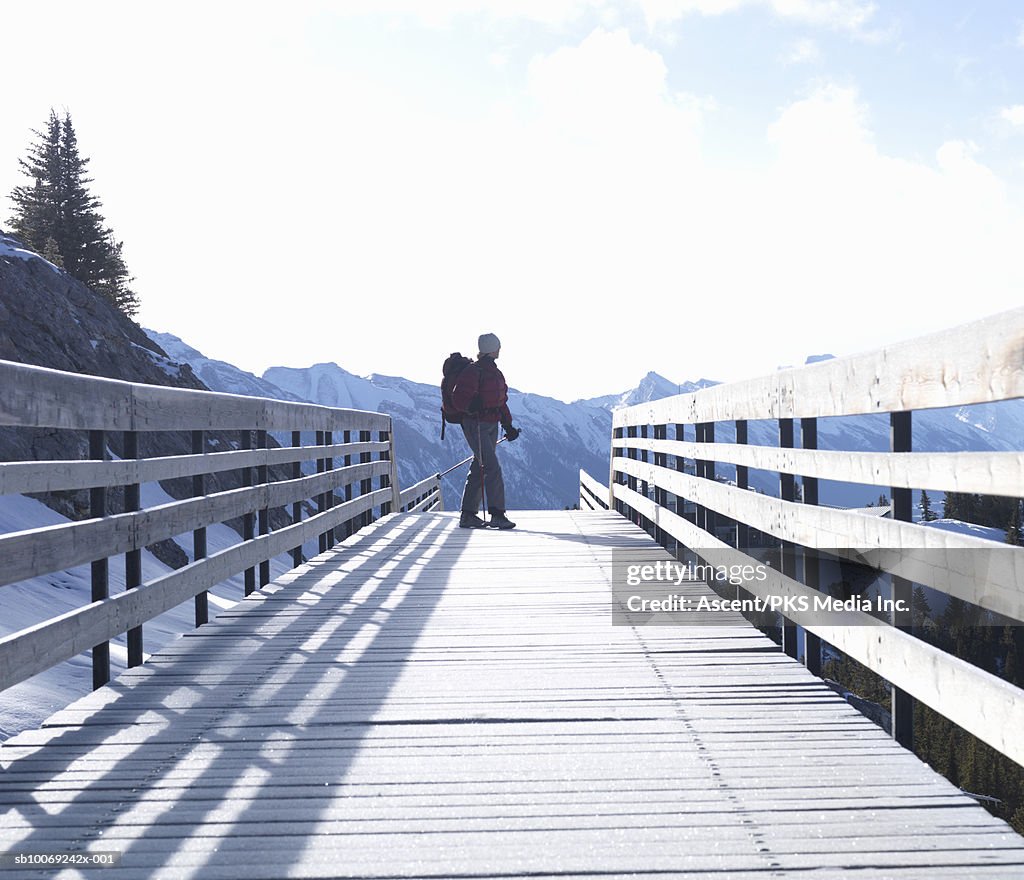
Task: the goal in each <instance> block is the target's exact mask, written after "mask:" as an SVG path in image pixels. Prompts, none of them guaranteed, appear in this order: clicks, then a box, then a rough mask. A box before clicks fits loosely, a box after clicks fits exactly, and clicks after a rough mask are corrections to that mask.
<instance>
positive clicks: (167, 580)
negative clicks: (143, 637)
mask: <svg viewBox="0 0 1024 880" xmlns="http://www.w3.org/2000/svg"><path fill="white" fill-rule="evenodd" d="M390 498H391V490H390V489H378V490H377V491H375V492H373V493H371V494H369V495H364V496H360V497H358V498H354V499H352V500H351V501H347V502H345V503H343V504H339V505H337V506H336V507H332V508H330V509H329V510H327V511H325V512H323V513H319V514H316V515H314V516H312V517H310V518H309V519H306V520H303V521H302V522H299V523H293V524H292V525H289V526H285V527H284V528H281V529H278V530H276V531H274V532H271V533H270V534H269V535H263V536H260V537H258V538H254V539H253V540H251V541H247V542H245V543H242V544H235V545H234V546H232V547H229V548H227V549H226V550H222V551H220V552H219V553H215V554H212V555H210V556H207V557H205V558H203V559H199V560H196V561H195V562H193V563H190V564H189V565H186V566H184V567H183V568H180V569H177V570H175V571H173V572H170V573H169V574H166V575H164V576H163V577H161V578H159V579H157V580H154V581H150V582H149V583H146V584H143V585H142V586H139V587H136V588H135V589H132V590H126V591H125V592H123V593H118V594H117V595H115V596H111V597H109V598H107V599H102V600H100V601H97V602H92V603H91V604H89V605H85V606H83V607H82V608H77V609H75V610H73V611H69V612H67V613H66V614H63V615H61V616H60V617H56V618H53V619H51V620H48V621H45V622H43V623H39V624H36V625H35V626H32V627H29V628H27V629H25V630H21V631H19V632H16V633H13V634H11V635H8V636H6V637H4V638H2V639H0V690H2V689H4V688H7V687H11V686H12V685H15V684H18V683H20V682H22V681H26V680H28V679H29V678H31V677H32V676H33V675H37V674H38V673H40V672H43V671H45V670H47V669H50V668H51V667H53V666H55V665H56V664H58V663H62V662H64V661H65V660H70V659H71V658H72V657H76V656H77V655H79V654H81V653H83V652H85V651H87V650H89V649H90V648H92V647H93V645H97V644H100V643H102V642H105V641H109V640H110V639H113V638H116V637H117V636H119V635H121V634H123V633H125V632H127V631H128V630H130V629H132V628H134V627H138V626H142V624H143V623H145V622H147V621H149V620H152V619H153V618H154V617H157V616H158V615H160V614H163V613H164V612H166V611H170V610H171V609H172V608H175V607H176V606H178V605H180V604H181V603H182V602H186V601H188V600H189V599H191V598H193V597H194V596H196V595H198V594H199V593H201V592H203V591H204V590H207V589H209V588H210V587H213V586H215V585H217V584H219V583H221V582H223V581H225V580H227V579H228V578H230V577H232V576H234V575H236V574H238V573H239V572H241V571H244V570H245V569H247V568H252V567H254V566H257V565H259V563H260V562H263V561H265V560H267V559H272V558H273V557H275V556H278V555H280V554H282V553H285V552H287V551H288V550H289V549H291V548H292V547H293V546H296V545H301V544H303V543H304V542H306V541H308V540H310V539H312V538H315V537H316V536H317V535H318V534H322V533H323V532H325V531H328V530H330V529H333V528H335V527H336V526H339V525H341V524H342V523H344V522H346V521H348V520H350V519H352V518H353V517H356V516H359V515H360V514H362V513H365V512H366V511H368V510H371V509H372V508H374V507H377V506H379V505H381V504H384V503H386V502H387V501H388V500H390Z"/></svg>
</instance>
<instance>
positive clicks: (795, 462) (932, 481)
mask: <svg viewBox="0 0 1024 880" xmlns="http://www.w3.org/2000/svg"><path fill="white" fill-rule="evenodd" d="M612 447H613V448H615V449H645V450H648V451H650V452H661V453H665V454H667V455H675V456H678V457H680V458H689V459H697V458H702V459H711V460H714V461H716V462H719V463H723V462H724V463H727V464H735V465H740V466H742V467H751V468H757V469H759V470H765V471H778V472H780V473H787V474H800V475H802V476H805V477H817V478H819V479H823V480H837V481H839V482H845V483H865V484H868V485H872V486H887V487H890V488H891V487H897V488H905V489H930V490H935V491H939V492H973V493H978V494H981V495H1006V496H1017V495H1024V452H847V451H838V450H819V449H789V448H780V447H777V446H750V445H745V444H740V443H693V442H690V441H683V440H653V439H650V438H642V437H622V438H616V439H614V440H612Z"/></svg>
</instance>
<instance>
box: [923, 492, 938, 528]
mask: <svg viewBox="0 0 1024 880" xmlns="http://www.w3.org/2000/svg"><path fill="white" fill-rule="evenodd" d="M934 519H935V511H933V510H932V500H931V498H929V497H928V493H927V492H926V491H925V490H924V489H922V490H921V521H922V522H932V521H933V520H934Z"/></svg>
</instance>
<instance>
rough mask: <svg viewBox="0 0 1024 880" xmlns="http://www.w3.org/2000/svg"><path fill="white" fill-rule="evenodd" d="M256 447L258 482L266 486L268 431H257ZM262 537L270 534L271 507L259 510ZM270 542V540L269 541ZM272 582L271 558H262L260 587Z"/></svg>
mask: <svg viewBox="0 0 1024 880" xmlns="http://www.w3.org/2000/svg"><path fill="white" fill-rule="evenodd" d="M256 447H257V448H258V449H259V450H260V452H261V453H262V457H261V463H260V464H259V465H257V466H256V482H257V483H258V484H259V485H260V486H263V487H264V488H265V487H266V486H267V484H268V483H269V482H270V468H269V467H268V465H267V449H268V448H269V444H268V442H267V432H266V431H264V430H259V431H257V432H256ZM259 527H260V537H264V536H266V535H269V534H270V508H268V507H261V508H260V510H259ZM268 543H269V542H268ZM269 583H270V560H269V559H263V560H260V587H261V588H262V587H265V586H266V585H267V584H269Z"/></svg>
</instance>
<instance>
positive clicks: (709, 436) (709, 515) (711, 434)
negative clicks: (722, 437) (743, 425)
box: [704, 422, 718, 536]
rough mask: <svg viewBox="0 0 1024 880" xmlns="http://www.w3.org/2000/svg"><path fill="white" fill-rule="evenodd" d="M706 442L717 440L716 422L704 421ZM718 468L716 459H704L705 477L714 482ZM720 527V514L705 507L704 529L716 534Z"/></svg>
mask: <svg viewBox="0 0 1024 880" xmlns="http://www.w3.org/2000/svg"><path fill="white" fill-rule="evenodd" d="M704 442H705V443H714V442H715V423H714V422H705V423H704ZM717 476H718V474H717V468H716V464H715V460H714V459H713V458H706V459H704V479H706V480H710V481H711V482H712V483H714V482H715V481H716V479H717ZM717 527H718V514H717V513H715V511H714V510H711V509H710V508H707V507H705V508H704V529H705V531H707V532H708V534H710V535H712V536H713V535H714V534H715V530H716V529H717Z"/></svg>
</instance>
